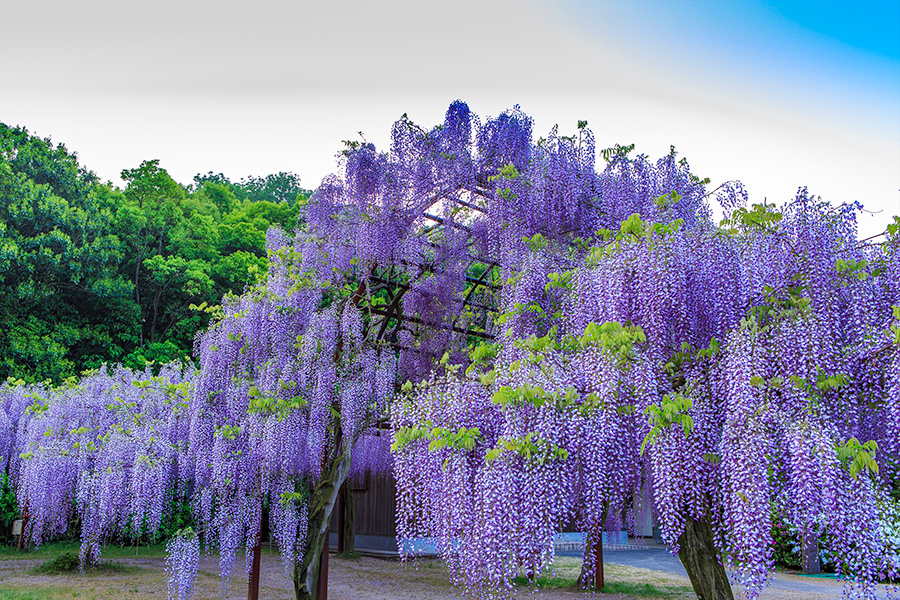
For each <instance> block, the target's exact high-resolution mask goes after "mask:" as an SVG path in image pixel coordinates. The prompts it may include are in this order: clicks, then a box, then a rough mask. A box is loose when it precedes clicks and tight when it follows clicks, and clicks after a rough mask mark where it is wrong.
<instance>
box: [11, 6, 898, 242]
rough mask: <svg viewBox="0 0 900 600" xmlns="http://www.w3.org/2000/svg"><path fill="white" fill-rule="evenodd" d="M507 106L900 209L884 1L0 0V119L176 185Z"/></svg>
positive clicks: (877, 218)
mask: <svg viewBox="0 0 900 600" xmlns="http://www.w3.org/2000/svg"><path fill="white" fill-rule="evenodd" d="M457 98H458V99H462V100H464V101H466V102H467V103H468V105H469V106H470V108H471V109H472V110H473V111H474V112H475V113H477V114H478V115H479V116H480V117H481V118H482V119H486V118H488V117H492V116H496V115H498V114H499V113H501V112H502V111H504V110H506V109H508V108H511V107H512V106H514V105H519V106H520V107H521V108H522V110H524V111H525V112H526V113H527V114H529V115H530V116H531V117H533V118H534V121H535V127H534V131H535V135H545V134H546V133H547V132H548V131H549V130H550V129H551V128H552V127H553V126H554V125H555V124H558V125H559V128H560V131H561V132H563V133H565V132H571V133H574V132H575V131H576V126H577V122H578V120H587V121H588V123H589V125H590V127H591V128H592V129H593V131H594V134H595V136H596V139H597V146H598V148H605V147H610V146H613V145H615V144H617V143H618V144H623V145H624V144H631V143H633V144H635V146H636V150H637V152H640V153H644V154H647V155H648V156H650V157H651V158H658V157H660V156H662V155H664V154H666V153H667V152H668V150H669V147H670V145H674V146H675V148H676V149H677V151H678V152H679V154H680V155H681V156H684V157H686V158H687V159H688V161H689V163H690V165H691V168H692V171H693V172H694V173H695V174H697V175H699V176H700V177H709V178H710V179H711V180H712V185H713V186H715V185H717V184H719V183H722V182H725V181H729V180H734V179H737V180H740V181H742V182H743V183H744V184H745V185H746V187H747V189H748V191H749V193H750V200H751V202H762V201H764V200H765V201H767V202H769V203H773V202H774V203H778V204H780V203H783V202H785V201H788V200H790V199H791V198H793V197H794V195H795V194H796V192H797V189H798V187H800V186H807V187H808V188H809V190H810V192H811V193H813V194H815V195H819V196H821V197H822V198H824V199H826V200H829V201H831V202H832V203H835V204H838V203H842V202H852V201H859V202H860V203H862V204H863V205H864V206H865V207H866V209H867V210H868V211H871V213H864V214H863V215H861V218H860V234H861V236H867V235H872V234H876V233H878V232H881V231H883V230H884V228H885V226H886V225H887V224H888V223H889V222H890V221H891V217H892V216H893V215H900V1H898V0H880V1H869V2H866V1H855V2H833V1H828V0H825V1H816V2H783V1H774V0H773V1H769V2H761V1H749V0H732V1H726V2H714V1H712V0H702V1H696V0H695V1H690V0H685V1H678V0H671V1H664V0H632V1H629V2H621V1H618V0H606V1H598V2H588V1H582V2H559V1H556V2H542V1H535V2H512V1H503V2H500V1H496V2H492V1H489V0H481V1H479V2H466V1H464V0H457V1H453V2H443V1H439V0H431V1H423V2H375V1H367V2H340V1H332V2H294V1H289V0H280V1H264V0H257V1H253V2H243V1H221V0H218V1H212V0H205V1H203V0H180V1H170V0H155V1H151V2H147V1H143V0H116V1H114V0H105V1H82V0H57V1H46V0H28V1H25V2H22V1H17V0H0V121H2V122H4V123H7V124H9V125H22V126H25V127H27V128H28V129H29V131H30V132H32V133H33V134H37V135H40V136H42V137H48V136H49V137H51V138H52V139H53V140H54V141H55V142H63V143H65V145H66V146H67V148H69V149H70V150H74V151H77V152H78V155H79V158H80V160H81V162H82V164H84V165H86V166H87V167H88V168H90V169H91V170H93V171H94V172H96V173H97V174H98V175H99V177H100V178H101V179H102V180H110V181H112V182H113V183H116V184H120V183H121V180H120V179H119V173H120V172H121V170H122V169H126V168H134V167H136V166H138V165H139V164H140V163H141V161H143V160H148V159H152V158H158V159H160V165H161V166H162V167H163V168H165V169H167V170H168V171H169V173H170V174H171V175H172V176H173V177H174V178H175V179H176V180H178V181H180V182H181V183H184V184H188V183H191V180H192V178H193V176H194V175H195V174H197V173H206V172H208V171H213V172H222V173H224V174H225V175H227V176H228V177H230V178H231V179H232V180H239V179H241V178H243V177H247V176H252V175H257V176H258V175H265V174H268V173H275V172H279V171H293V172H294V173H296V174H298V175H299V176H300V178H301V183H302V185H303V186H304V187H307V188H315V187H316V186H317V185H318V183H319V182H320V181H321V179H322V178H323V177H324V176H325V175H327V174H328V173H331V172H335V171H336V170H337V168H338V167H337V162H336V155H337V153H338V152H340V150H341V149H342V148H343V144H342V141H343V140H360V139H365V140H366V141H369V142H372V143H374V144H375V145H376V146H377V147H379V148H387V145H388V140H389V135H390V129H391V125H392V123H393V122H394V121H395V120H397V119H398V118H399V117H400V116H401V115H402V114H403V113H407V114H408V115H409V117H410V118H411V119H412V120H414V121H416V122H417V123H419V124H421V125H423V126H425V127H431V126H433V125H435V124H438V123H440V122H441V121H442V120H443V114H444V112H445V111H446V109H447V107H448V106H449V104H450V103H451V102H452V101H453V100H455V99H457Z"/></svg>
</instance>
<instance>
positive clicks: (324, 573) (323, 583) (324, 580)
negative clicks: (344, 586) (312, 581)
mask: <svg viewBox="0 0 900 600" xmlns="http://www.w3.org/2000/svg"><path fill="white" fill-rule="evenodd" d="M329 537H331V532H330V531H326V532H325V546H324V547H323V548H322V560H321V561H319V594H318V598H316V600H328V542H329V539H328V538H329Z"/></svg>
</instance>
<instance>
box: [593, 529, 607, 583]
mask: <svg viewBox="0 0 900 600" xmlns="http://www.w3.org/2000/svg"><path fill="white" fill-rule="evenodd" d="M604 585H606V582H605V581H604V580H603V532H602V531H601V532H600V537H599V538H598V539H597V541H596V542H595V543H594V590H596V591H598V592H599V591H601V590H602V589H603V586H604Z"/></svg>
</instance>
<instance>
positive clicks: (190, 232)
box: [0, 123, 309, 382]
mask: <svg viewBox="0 0 900 600" xmlns="http://www.w3.org/2000/svg"><path fill="white" fill-rule="evenodd" d="M121 176H122V180H123V181H124V182H125V184H126V185H125V188H124V189H120V188H118V187H116V186H114V185H112V184H111V183H102V182H101V181H100V180H99V179H98V177H97V176H96V175H95V174H94V173H93V172H91V171H90V170H88V169H87V168H86V167H85V166H83V165H80V164H79V162H78V157H77V155H76V153H74V152H70V151H69V150H67V149H66V147H65V146H64V145H63V144H53V143H52V142H51V140H50V139H49V138H48V139H41V138H39V137H35V136H33V135H30V134H29V133H28V131H27V130H26V129H24V128H21V127H15V128H14V127H9V126H7V125H4V124H2V123H0V379H5V378H7V377H15V378H19V379H23V380H25V381H43V380H46V379H50V380H52V381H54V382H59V381H61V380H63V379H65V378H66V377H69V376H72V375H77V374H78V373H80V372H81V371H83V370H86V369H92V368H96V367H98V366H99V365H101V364H102V363H104V362H109V361H115V362H122V363H124V364H125V365H127V366H132V367H142V366H144V365H145V363H146V362H147V361H150V360H152V361H157V362H164V361H168V360H172V359H177V358H182V357H188V356H190V355H191V351H192V347H193V340H194V334H195V333H196V332H197V331H198V330H199V329H201V328H204V327H205V326H206V324H207V322H208V320H209V314H208V313H207V312H204V311H198V310H195V309H192V308H191V305H192V304H194V305H199V304H202V303H203V302H206V303H208V304H210V305H212V304H218V303H219V301H220V300H221V298H222V296H223V295H225V294H227V293H240V292H241V290H243V288H244V286H246V285H248V284H251V283H253V282H254V281H255V280H256V278H258V277H259V276H260V275H261V274H263V273H264V272H265V269H266V265H267V262H266V249H265V239H266V231H267V230H268V228H269V227H270V226H271V225H273V224H278V225H281V226H282V227H284V228H292V227H294V226H295V225H296V221H297V218H298V214H299V211H300V207H301V206H302V205H303V203H304V202H305V200H306V198H308V196H309V192H308V191H307V190H304V189H302V188H301V187H300V182H299V179H298V178H297V176H296V175H294V174H293V173H283V172H282V173H277V174H272V175H267V176H264V177H250V178H248V179H244V180H241V181H240V182H238V183H232V182H231V181H229V180H228V179H227V178H226V177H225V176H224V175H222V174H214V173H208V174H206V175H197V176H195V177H194V181H193V182H192V183H191V184H190V185H188V186H185V185H182V184H180V183H178V182H176V181H175V180H173V179H172V177H170V176H169V174H168V173H167V172H166V170H165V169H163V168H161V167H160V165H159V161H158V160H147V161H144V162H143V163H141V164H140V165H138V166H136V167H134V168H131V169H124V170H123V171H122V175H121Z"/></svg>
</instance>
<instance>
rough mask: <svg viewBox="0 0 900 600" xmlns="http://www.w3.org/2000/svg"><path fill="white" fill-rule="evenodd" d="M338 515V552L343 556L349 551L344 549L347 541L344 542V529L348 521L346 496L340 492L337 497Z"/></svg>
mask: <svg viewBox="0 0 900 600" xmlns="http://www.w3.org/2000/svg"><path fill="white" fill-rule="evenodd" d="M337 513H338V530H337V535H338V545H337V551H338V554H343V553H344V552H346V550H347V549H346V548H345V547H344V545H345V541H344V527H345V526H346V520H347V517H346V515H345V514H344V495H343V494H342V493H340V492H338V497H337Z"/></svg>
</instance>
